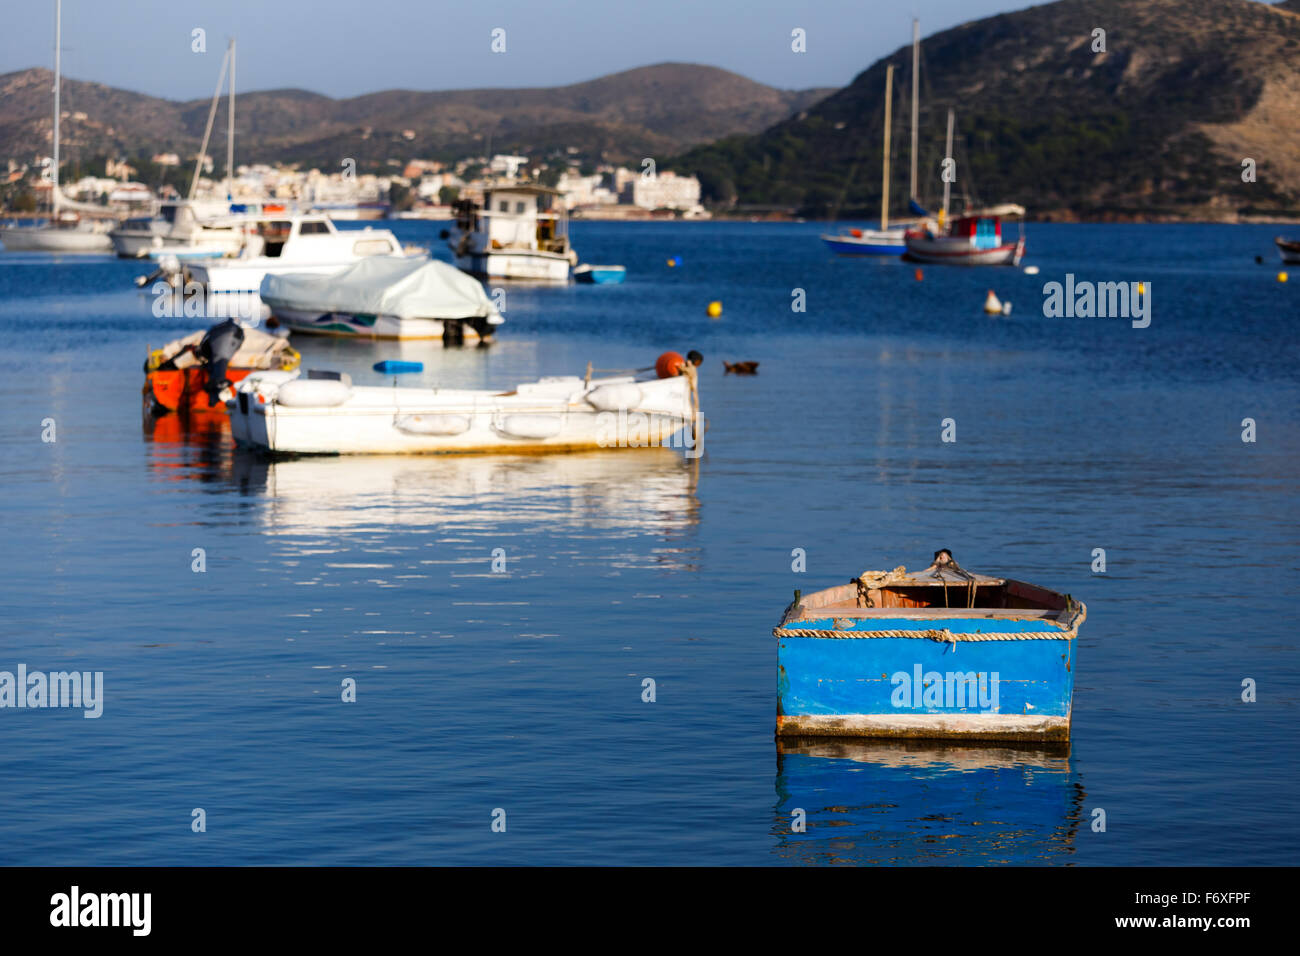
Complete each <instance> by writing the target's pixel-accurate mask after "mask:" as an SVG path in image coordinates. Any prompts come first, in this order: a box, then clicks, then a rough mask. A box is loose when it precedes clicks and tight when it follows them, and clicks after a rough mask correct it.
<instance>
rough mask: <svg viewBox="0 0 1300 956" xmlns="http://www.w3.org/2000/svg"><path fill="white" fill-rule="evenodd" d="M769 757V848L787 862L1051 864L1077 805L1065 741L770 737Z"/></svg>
mask: <svg viewBox="0 0 1300 956" xmlns="http://www.w3.org/2000/svg"><path fill="white" fill-rule="evenodd" d="M776 760H777V764H776V767H777V771H776V792H777V804H776V817H775V821H774V825H773V833H774V835H775V836H776V838H777V841H776V846H775V849H774V853H775V854H776V856H777V857H779V858H781V859H782V860H783V861H785V862H789V863H801V864H818V865H822V864H827V863H842V864H855V865H861V864H872V865H882V866H900V865H922V866H926V865H928V866H970V865H992V864H1048V863H1054V864H1058V865H1059V864H1062V863H1068V862H1070V857H1071V856H1072V855H1073V853H1074V841H1075V834H1076V833H1077V831H1078V828H1079V826H1080V821H1081V819H1082V817H1083V814H1084V810H1083V800H1084V793H1083V786H1082V784H1081V783H1080V781H1079V780H1078V778H1077V775H1076V774H1075V773H1073V772H1072V771H1071V769H1070V760H1069V745H1068V744H1057V745H1054V746H1049V747H1029V746H1028V745H1026V746H1024V747H1012V746H998V747H979V746H969V745H966V746H952V745H949V744H948V743H946V742H943V741H930V740H844V739H837V740H829V739H817V740H812V739H806V738H778V739H777V757H776ZM798 809H802V810H803V811H804V812H805V814H806V829H805V830H804V832H802V833H800V832H797V830H796V828H795V827H794V826H793V822H794V821H795V819H796V816H797V815H796V814H795V811H796V810H798Z"/></svg>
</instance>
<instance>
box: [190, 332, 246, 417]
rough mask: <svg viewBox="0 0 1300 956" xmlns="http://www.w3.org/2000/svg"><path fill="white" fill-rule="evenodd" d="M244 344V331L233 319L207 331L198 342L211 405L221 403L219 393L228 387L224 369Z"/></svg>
mask: <svg viewBox="0 0 1300 956" xmlns="http://www.w3.org/2000/svg"><path fill="white" fill-rule="evenodd" d="M243 344H244V330H243V328H242V327H241V326H240V325H239V323H237V322H236V321H235V320H234V319H226V321H224V322H220V323H218V324H217V325H214V326H213V327H212V328H210V329H208V331H207V332H206V333H204V335H203V338H202V340H201V341H200V342H199V349H198V351H199V358H201V359H203V361H204V362H205V363H206V364H207V367H208V384H207V386H206V391H207V393H208V401H209V402H210V403H211V404H212V405H216V404H218V402H219V401H221V392H222V391H223V390H224V389H226V388H228V387H229V386H230V382H229V380H228V379H227V378H226V369H227V368H228V367H229V365H230V360H231V359H232V358H234V357H235V353H236V352H238V351H239V349H240V348H241V347H242V346H243Z"/></svg>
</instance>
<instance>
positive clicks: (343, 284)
mask: <svg viewBox="0 0 1300 956" xmlns="http://www.w3.org/2000/svg"><path fill="white" fill-rule="evenodd" d="M259 294H260V296H261V299H262V302H263V303H264V304H266V305H267V306H268V307H269V308H270V309H271V314H272V315H274V316H275V317H276V318H278V319H279V320H280V321H281V322H283V323H284V324H285V325H287V326H288V327H289V328H290V329H292V330H293V331H295V332H309V333H314V334H317V335H337V336H345V337H349V338H372V339H443V340H455V341H461V340H464V339H476V340H480V341H488V340H490V339H491V337H492V333H493V332H494V331H495V329H496V327H497V326H498V325H500V324H501V323H502V322H504V321H505V320H504V319H503V318H502V317H501V314H500V313H499V312H498V311H497V309H496V306H494V305H493V303H492V300H491V299H490V298H489V297H488V295H487V292H486V291H485V290H484V289H483V286H482V284H480V283H479V281H478V280H477V279H474V278H473V277H471V276H468V275H466V274H465V273H464V272H461V271H460V270H459V269H457V268H455V267H454V266H451V265H448V264H447V263H445V262H439V261H437V260H430V259H423V258H405V259H397V258H390V257H387V256H376V257H373V258H369V259H363V260H361V261H360V262H357V263H356V264H354V265H351V266H348V267H347V268H346V269H343V270H342V271H341V272H337V273H334V274H332V275H327V276H322V275H319V274H310V273H307V274H302V273H293V272H289V273H284V274H281V275H274V274H271V275H267V276H266V277H265V278H264V279H262V285H261V288H260V292H259Z"/></svg>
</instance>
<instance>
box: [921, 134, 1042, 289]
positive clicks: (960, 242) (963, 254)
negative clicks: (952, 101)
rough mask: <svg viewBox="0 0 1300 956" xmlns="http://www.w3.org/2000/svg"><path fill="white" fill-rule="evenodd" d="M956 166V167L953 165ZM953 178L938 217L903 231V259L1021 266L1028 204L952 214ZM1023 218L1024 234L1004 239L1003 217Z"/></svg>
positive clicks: (948, 154)
mask: <svg viewBox="0 0 1300 956" xmlns="http://www.w3.org/2000/svg"><path fill="white" fill-rule="evenodd" d="M952 127H953V111H952V110H949V111H948V140H947V147H946V152H945V153H944V155H945V156H946V157H948V159H947V160H946V161H945V167H946V168H947V164H948V163H951V162H952V159H951V157H952ZM952 168H955V167H952ZM951 190H952V179H950V178H949V177H947V176H945V177H944V182H943V207H942V208H941V209H940V210H939V215H938V217H937V218H936V219H926V220H924V221H922V222H920V223H918V224H917V225H915V226H913V227H912V228H911V229H908V230H907V232H905V233H904V234H903V244H904V245H905V246H906V247H907V248H906V252H905V254H904V256H903V258H905V259H907V260H909V261H911V262H925V263H931V264H934V265H954V266H1004V265H1005V266H1017V265H1020V260H1021V259H1022V258H1023V257H1024V255H1025V225H1024V216H1025V207H1024V206H1017V205H1015V204H1014V203H1005V204H1003V205H1000V206H991V207H989V208H987V209H967V210H965V211H964V212H963V213H962V214H961V215H960V216H955V217H951V218H950V217H949V214H948V199H949V197H950V193H951ZM1011 218H1016V219H1018V220H1020V235H1019V236H1018V237H1017V238H1016V239H1015V240H1014V241H1009V240H1004V239H1003V236H1002V220H1003V219H1011Z"/></svg>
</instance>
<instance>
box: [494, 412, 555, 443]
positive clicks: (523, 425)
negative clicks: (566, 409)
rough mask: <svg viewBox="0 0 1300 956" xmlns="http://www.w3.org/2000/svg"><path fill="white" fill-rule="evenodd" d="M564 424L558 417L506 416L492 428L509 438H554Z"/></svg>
mask: <svg viewBox="0 0 1300 956" xmlns="http://www.w3.org/2000/svg"><path fill="white" fill-rule="evenodd" d="M563 425H564V422H563V420H562V419H561V418H560V416H559V415H507V416H505V418H503V419H501V420H500V421H499V422H496V423H495V424H494V425H493V426H492V427H493V428H495V429H496V430H497V432H499V433H500V434H502V435H506V436H507V437H509V438H533V439H541V438H554V437H555V436H556V435H558V434H559V433H560V429H561V428H562V427H563Z"/></svg>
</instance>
